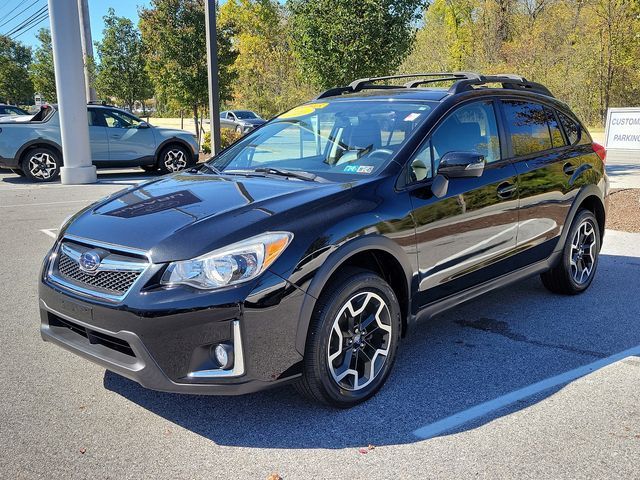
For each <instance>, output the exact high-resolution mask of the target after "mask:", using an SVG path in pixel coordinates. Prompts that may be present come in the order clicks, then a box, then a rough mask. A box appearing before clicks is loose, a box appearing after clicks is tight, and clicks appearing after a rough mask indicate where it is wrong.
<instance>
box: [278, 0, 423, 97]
mask: <svg viewBox="0 0 640 480" xmlns="http://www.w3.org/2000/svg"><path fill="white" fill-rule="evenodd" d="M423 5H424V0H363V1H360V2H354V1H353V0H289V1H288V3H287V6H288V9H289V11H290V12H291V28H292V39H293V47H294V49H295V51H296V53H297V55H298V58H299V59H300V61H301V62H302V66H303V68H304V71H305V73H306V74H307V75H308V76H309V78H310V79H311V80H312V81H313V82H314V83H316V84H317V86H318V87H323V88H328V87H332V86H336V85H346V84H348V83H350V82H351V81H352V80H353V79H354V78H356V77H369V76H374V75H386V74H390V73H393V72H394V71H395V70H396V69H397V68H398V66H399V65H400V63H401V62H402V60H403V59H404V58H405V56H406V54H407V53H408V52H409V50H410V48H411V45H412V43H413V39H414V37H415V31H416V28H415V22H416V21H417V20H418V19H419V18H420V17H419V15H420V7H421V6H423Z"/></svg>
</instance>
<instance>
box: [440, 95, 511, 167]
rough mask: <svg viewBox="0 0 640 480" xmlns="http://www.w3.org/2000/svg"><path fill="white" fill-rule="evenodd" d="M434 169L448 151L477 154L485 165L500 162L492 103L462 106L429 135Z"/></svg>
mask: <svg viewBox="0 0 640 480" xmlns="http://www.w3.org/2000/svg"><path fill="white" fill-rule="evenodd" d="M431 145H432V147H433V152H432V154H433V168H434V169H435V171H436V172H437V171H438V165H439V164H440V159H441V158H442V157H443V156H444V155H445V154H446V153H448V152H476V153H479V154H481V155H484V157H485V159H486V161H487V162H488V163H491V162H496V161H498V160H500V140H499V137H498V127H497V125H496V115H495V112H494V110H493V104H492V103H491V102H475V103H471V104H468V105H464V106H462V107H460V108H458V109H457V110H455V111H454V112H453V113H452V114H450V115H449V116H448V117H447V118H446V119H445V121H444V122H443V123H442V124H440V126H439V127H438V128H437V129H436V131H435V132H434V133H433V135H432V136H431Z"/></svg>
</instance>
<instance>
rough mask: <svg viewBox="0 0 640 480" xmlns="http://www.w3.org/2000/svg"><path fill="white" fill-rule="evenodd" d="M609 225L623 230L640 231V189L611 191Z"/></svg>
mask: <svg viewBox="0 0 640 480" xmlns="http://www.w3.org/2000/svg"><path fill="white" fill-rule="evenodd" d="M609 209H610V211H609V218H608V219H607V227H609V228H612V229H614V230H621V231H623V232H640V189H638V188H628V189H623V190H614V191H612V192H611V199H610V205H609Z"/></svg>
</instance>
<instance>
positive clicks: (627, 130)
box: [605, 108, 640, 151]
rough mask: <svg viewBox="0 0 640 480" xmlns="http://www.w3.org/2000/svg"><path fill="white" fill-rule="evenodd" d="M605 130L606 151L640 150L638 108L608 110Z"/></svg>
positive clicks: (639, 113) (639, 115)
mask: <svg viewBox="0 0 640 480" xmlns="http://www.w3.org/2000/svg"><path fill="white" fill-rule="evenodd" d="M606 130H607V131H606V137H605V138H606V140H605V142H606V145H605V146H606V148H607V150H636V151H637V150H640V108H610V109H609V110H608V112H607V125H606Z"/></svg>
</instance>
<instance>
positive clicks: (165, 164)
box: [158, 144, 195, 174]
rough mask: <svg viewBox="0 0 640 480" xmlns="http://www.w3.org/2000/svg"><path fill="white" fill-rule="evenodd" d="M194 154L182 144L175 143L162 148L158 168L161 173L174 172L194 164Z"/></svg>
mask: <svg viewBox="0 0 640 480" xmlns="http://www.w3.org/2000/svg"><path fill="white" fill-rule="evenodd" d="M194 163H195V162H194V161H193V156H192V155H191V153H190V152H189V151H188V150H187V149H186V148H185V147H183V146H182V145H178V144H173V145H169V146H167V147H165V148H163V149H162V151H161V152H160V159H159V161H158V168H159V170H160V173H163V174H164V173H174V172H179V171H180V170H184V169H185V168H189V167H192V166H193V165H194Z"/></svg>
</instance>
